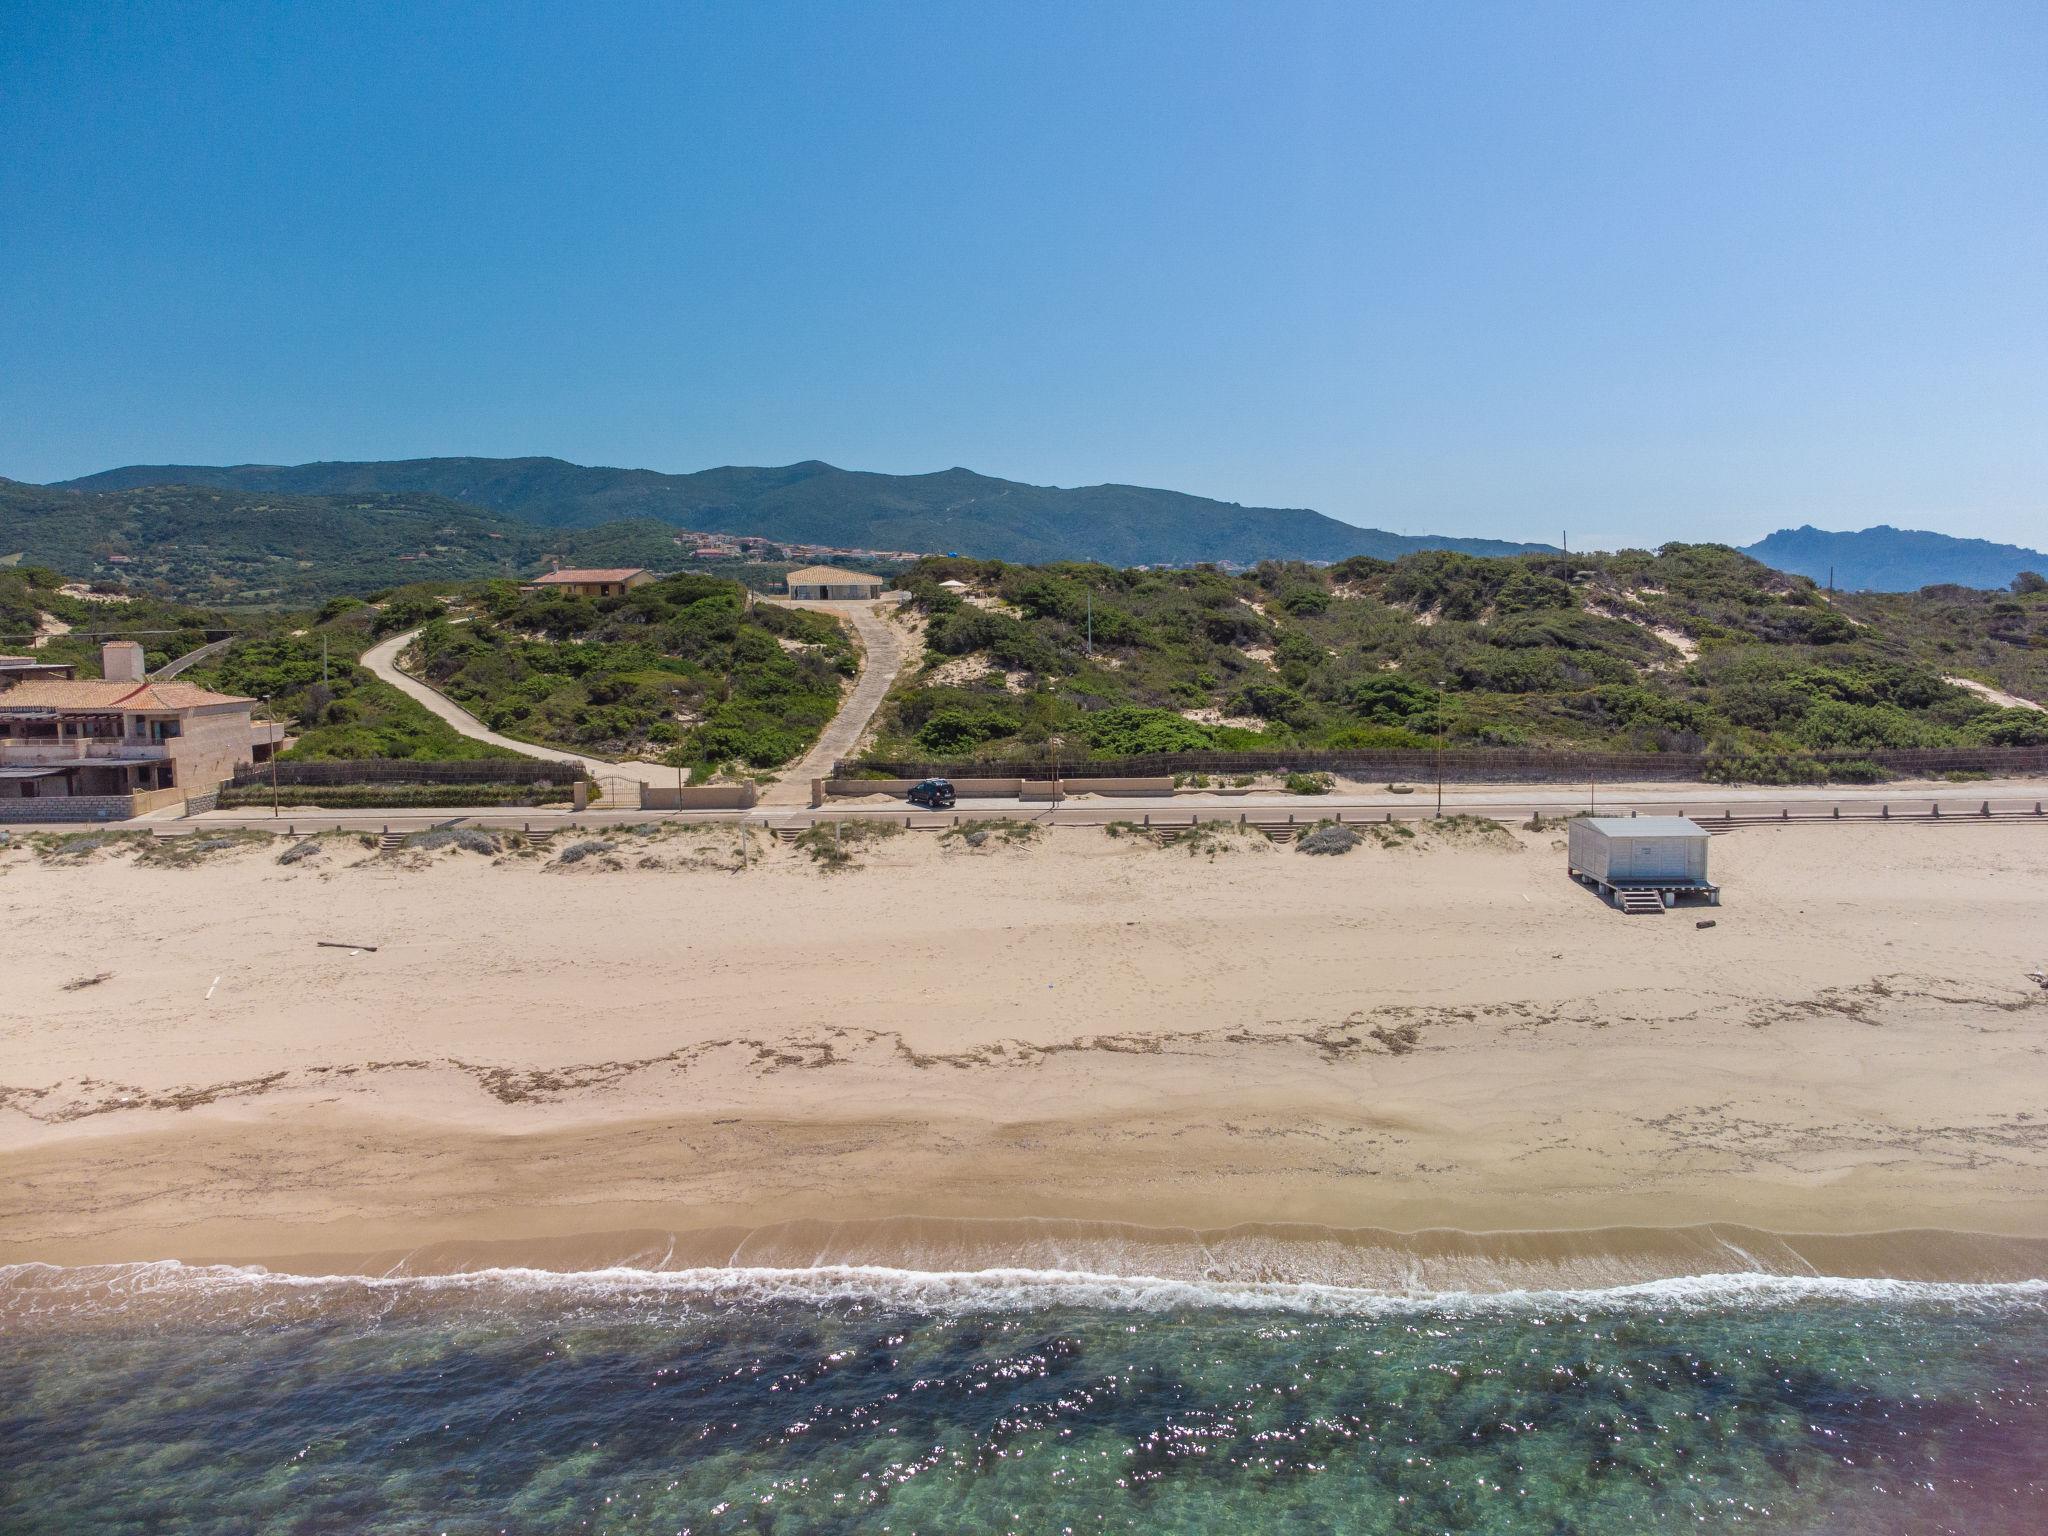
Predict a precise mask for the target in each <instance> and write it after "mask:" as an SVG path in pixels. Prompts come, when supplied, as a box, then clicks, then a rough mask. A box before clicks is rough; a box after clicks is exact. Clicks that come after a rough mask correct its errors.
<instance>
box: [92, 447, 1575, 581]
mask: <svg viewBox="0 0 2048 1536" xmlns="http://www.w3.org/2000/svg"><path fill="white" fill-rule="evenodd" d="M67 484H68V485H69V486H71V487H73V488H79V489H87V490H118V489H133V488H136V487H140V486H146V485H162V484H184V485H203V486H209V487H214V488H219V489H225V490H237V491H242V492H248V493H261V494H266V495H346V496H359V495H360V496H407V495H409V496H420V495H432V496H439V497H445V498H448V499H450V500H455V501H460V502H465V503H468V504H470V505H472V506H476V507H480V508H488V509H490V510H493V511H496V512H500V513H504V514H507V515H509V516H512V517H516V518H518V519H521V520H523V521H525V522H529V523H537V524H542V525H546V526H553V527H568V528H580V527H588V526H591V525H594V524H598V523H605V522H613V521H616V520H619V519H622V518H650V519H654V520H657V521H659V522H662V523H666V524H669V525H671V526H675V527H682V528H694V529H698V530H702V531H706V532H722V533H752V534H759V535H762V536H764V537H766V538H771V539H783V540H788V541H792V542H799V543H808V544H825V545H835V546H842V547H857V548H871V549H892V550H923V551H948V552H951V551H958V552H960V553H963V554H970V555H975V556H979V557H982V558H988V559H1002V560H1061V559H1086V560H1102V561H1107V562H1110V563H1113V564H1118V565H1140V564H1142V565H1156V564H1184V563H1189V562H1193V561H1201V560H1213V561H1229V562H1235V563H1240V564H1249V563H1251V562H1253V561H1257V560H1263V559H1292V560H1338V559H1342V558H1344V557H1345V556H1347V555H1359V554H1365V555H1376V556H1380V557H1383V558H1392V557H1394V556H1397V555H1400V554H1403V553H1406V552H1408V551H1411V550H1417V549H1433V548H1448V549H1458V550H1462V551H1465V552H1468V553H1474V554H1512V553H1515V552H1517V551H1520V550H1528V549H1540V548H1542V547H1543V546H1541V545H1533V544H1513V543H1505V542H1502V541H1500V540H1497V539H1458V538H1445V537H1436V536H1428V537H1422V536H1417V537H1408V536H1404V535H1401V534H1393V533H1387V532H1384V531H1382V530H1379V529H1371V528H1357V527H1353V526H1352V525H1351V524H1349V523H1344V522H1339V521H1338V520H1336V519H1335V518H1331V517H1325V516H1323V515H1322V514H1321V513H1319V512H1311V511H1306V510H1303V509H1299V508H1273V507H1243V506H1239V505H1237V504H1236V503H1234V502H1224V501H1214V500H1211V499H1209V498H1208V497H1204V496H1189V495H1185V494H1183V493H1181V492H1178V491H1162V490H1154V489H1150V488H1147V487H1144V486H1135V485H1091V486H1080V487H1077V488H1073V489H1062V488H1059V487H1055V486H1043V485H1025V484H1022V483H1021V482H1018V481H1014V480H997V479H993V478H991V477H990V476H987V475H978V474H975V473H974V472H973V471H971V470H966V469H948V470H942V471H940V472H938V473H936V474H929V475H879V474H868V473H864V472H861V471H857V470H846V469H839V468H836V467H834V466H833V465H830V464H821V463H818V462H817V461H815V460H812V461H808V462H806V463H802V464H788V465H783V466H781V467H779V468H772V469H771V468H747V467H740V466H728V467H725V468H722V469H707V470H702V471H700V472H698V473H695V474H687V475H668V474H661V473H658V472H657V471H654V470H648V469H602V468H592V467H589V466H585V465H581V464H570V463H566V462H564V461H563V460H560V459H467V458H455V459H404V460H394V461H387V462H369V463H346V462H343V463H325V464H295V465H276V464H240V465H233V466H217V465H191V464H149V465H132V466H129V467H128V468H124V469H114V470H107V471H105V472H103V473H101V474H97V475H88V476H86V477H84V478H83V479H80V480H73V481H69V482H67Z"/></svg>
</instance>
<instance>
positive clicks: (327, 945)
mask: <svg viewBox="0 0 2048 1536" xmlns="http://www.w3.org/2000/svg"><path fill="white" fill-rule="evenodd" d="M313 942H314V943H315V944H317V945H318V946H319V947H320V948H322V949H367V950H368V951H369V952H370V953H371V954H373V955H374V954H375V953H377V946H376V945H374V944H337V943H335V942H334V940H332V939H315V940H314V941H313Z"/></svg>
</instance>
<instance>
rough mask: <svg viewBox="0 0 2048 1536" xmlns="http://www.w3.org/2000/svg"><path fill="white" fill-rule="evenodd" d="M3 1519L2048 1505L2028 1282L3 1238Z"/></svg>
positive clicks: (1391, 1521)
mask: <svg viewBox="0 0 2048 1536" xmlns="http://www.w3.org/2000/svg"><path fill="white" fill-rule="evenodd" d="M0 1530H4V1531H6V1532H9V1533H41V1532H65V1533H73V1532H88V1531H89V1532H111V1533H118V1532H136V1533H141V1532H149V1533H185V1532H191V1533H199V1532H206V1533H215V1532H218V1533H229V1532H236V1533H240V1532H273V1531H275V1532H292V1533H315V1532H319V1533H342V1532H348V1533H355V1532H408V1533H410V1532H429V1531H432V1532H442V1531H445V1532H451V1533H465V1536H466V1533H473V1532H476V1533H480V1532H495V1531H509V1532H521V1533H554V1532H572V1531H573V1532H607V1531H615V1532H655V1531H690V1532H736V1531H756V1532H780V1533H798V1532H802V1533H809V1532H854V1531H861V1532H866V1531H894V1532H913V1531H922V1532H935V1533H959V1532H980V1531H1018V1532H1032V1533H1035V1532H1060V1531H1069V1530H1071V1531H1076V1532H1079V1531H1098V1530H1106V1531H1171V1532H1233V1533H1246V1536H1260V1533H1268V1532H1324V1531H1330V1532H1339V1531H1341V1532H1403V1533H1406V1532H1418V1533H1419V1532H1456V1533H1466V1532H1488V1533H1510V1532H1512V1533H1523V1532H1533V1533H1544V1536H1595V1533H1605V1532H1619V1531H1688V1532H1702V1531H1704V1532H1718V1531H1771V1532H1777V1531H1790V1532H1843V1533H1857V1536H1864V1533H1871V1536H1885V1533H1908V1532H1911V1533H1921V1532H1927V1533H1933V1532H1955V1533H1958V1536H2007V1533H2013V1536H2019V1533H2034V1532H2040V1531H2043V1530H2048V1287H2044V1286H2042V1285H2040V1284H2026V1285H2013V1286H1980V1287H1965V1286H1939V1285H1915V1284H1907V1283H1896V1282H1846V1281H1789V1280H1770V1279H1763V1278H1759V1277H1733V1276H1730V1277H1702V1278H1698V1279H1693V1280H1683V1281H1666V1282H1658V1283H1656V1284H1652V1285H1645V1286H1637V1287H1629V1288H1623V1289H1619V1290H1612V1291H1593V1292H1549V1293H1528V1294H1515V1295H1504V1296H1439V1297H1433V1298H1414V1297H1402V1298H1391V1297H1386V1296H1381V1295H1373V1294H1370V1293H1366V1292H1359V1291H1345V1290H1339V1289H1331V1288H1320V1287H1311V1286H1277V1285H1276V1286H1202V1285H1192V1284H1186V1283H1178V1282H1164V1281H1161V1282H1146V1281H1142V1280H1113V1279H1107V1278H1103V1277H1091V1276H1082V1275H1061V1274H1046V1273H1002V1272H990V1273H983V1274H975V1275H920V1274H915V1273H907V1272H898V1271H883V1270H816V1271H751V1272H749V1271H707V1272H694V1273H681V1274H677V1273H667V1274H663V1273H650V1272H637V1271H606V1272H601V1273H593V1274H586V1275H556V1274H544V1273H540V1272H530V1271H490V1272H485V1273H483V1274H478V1275H469V1276H462V1277H451V1278H441V1279H395V1280H375V1281H372V1280H359V1279H339V1278H337V1279H329V1280H303V1279H301V1280H288V1279H284V1278H279V1277H267V1276H264V1275H262V1274H260V1273H256V1272H249V1271H236V1270H200V1269H188V1268H184V1267H181V1266H177V1265H138V1266H120V1267H113V1268H107V1269H98V1270H55V1269H49V1268H45V1267H42V1266H24V1267H20V1268H17V1269H13V1270H6V1271H0Z"/></svg>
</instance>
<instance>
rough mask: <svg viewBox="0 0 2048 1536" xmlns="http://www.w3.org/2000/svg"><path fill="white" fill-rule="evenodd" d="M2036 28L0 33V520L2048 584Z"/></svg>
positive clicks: (584, 25)
mask: <svg viewBox="0 0 2048 1536" xmlns="http://www.w3.org/2000/svg"><path fill="white" fill-rule="evenodd" d="M2044 82H2048V5H2043V4H2042V3H2040V0H2014V3H2002V0H1926V3H1921V4H1912V5H1904V4H1889V3H1882V0H1859V3H1855V4H1834V3H1828V0H1785V3H1780V4H1770V5H1751V4H1743V3H1739V0H1714V3H1708V4H1697V5H1689V4H1677V3H1661V0H1626V3H1616V4H1597V5H1595V4H1569V3H1512V4H1511V3H1498V4H1493V3H1464V4H1459V3H1438V0H1430V3H1415V4H1402V3H1379V4H1368V3H1364V0H1359V3H1353V4H1340V5H1327V6H1324V5H1311V4H1284V3H1272V0H1262V3H1256V4H1244V5H1216V4H1202V3H1195V0H1172V3H1168V4H1159V5H1147V4H1138V3H1133V0H1102V3H1097V4H1092V5H1071V6H1069V5H1058V4H1049V3H1041V0H1031V3H1028V4H1027V3H1015V4H1007V5H999V4H980V3H960V4H954V5H937V4H932V5H885V4H856V3H845V4H825V3H817V4H808V5H779V4H771V3H765V0H744V3H721V4H717V5H701V6H700V5H688V4H661V5H649V6H645V7H636V6H629V5H621V4H589V5H585V4H568V3H563V4H556V5H548V6H538V5H536V6H530V7H525V6H518V5H511V4H490V5H474V6H463V5H452V4H425V3H417V0H404V3H389V4H363V5H341V4H330V5H288V4H262V5H253V4H252V5H247V6H236V5H212V6H201V5H181V4H168V3H161V0H158V3H148V4H138V5H134V6H132V7H129V6H109V5H99V4H92V3H87V0H52V3H45V4H34V5H24V4H21V3H19V0H0V474H6V475H10V476H13V477H15V478H17V479H27V480H47V479H55V478H60V477H65V476H70V475H76V474H83V473H86V472H89V471H91V470H95V469H101V468H106V467H109V466H112V465H116V464H122V463H130V462H137V461H144V462H157V461H183V462H196V463H216V462H228V463H234V462H244V461H259V462H297V461H300V460H305V459H316V458H330V459H339V458H398V457H412V456H417V455H427V454H458V453H465V454H490V455H499V454H503V455H516V454H540V453H549V454H557V455H560V456H561V457H563V458H568V459H574V460H577V461H579V462H583V463H598V464H622V465H639V466H646V467H651V468H656V469H671V470H685V469H699V468H704V467H706V466H709V465H713V464H721V463H741V464H776V463H786V462H789V461H791V460H796V459H804V458H821V459H828V460H830V461H832V462H833V463H836V464H841V465H846V466H849V467H853V468H864V469H878V470H888V471H895V472H916V471H924V470H933V469H942V468H945V467H947V466H950V465H954V464H964V465H967V466H969V467H971V468H974V469H978V470H981V471H984V472H986V473H990V474H997V475H1003V476H1008V477H1011V478H1015V479H1021V480H1029V481H1034V482H1039V483H1048V484H1060V485H1075V484H1087V483H1094V482H1098V481H1105V480H1116V481H1125V482H1132V483H1137V484H1146V485H1162V486H1170V487H1174V488H1176V489H1182V490H1189V491H1196V492H1200V493H1203V494H1207V495H1214V496H1220V497H1224V498H1226V499H1230V500H1237V501H1243V502H1247V503H1259V504H1264V505H1279V506H1312V507H1316V508H1318V509H1320V510H1323V511H1326V512H1329V513H1331V514H1333V515H1336V516H1339V517H1344V518H1348V519H1350V520H1351V521H1354V522H1360V523H1367V524H1374V525H1378V526H1383V527H1388V528H1393V529H1396V530H1401V529H1406V530H1408V531H1410V532H1423V531H1434V532H1445V533H1467V534H1491V535H1496V536H1502V537H1517V538H1539V539H1555V538H1556V537H1557V535H1558V532H1559V531H1560V530H1561V529H1563V528H1565V527H1569V528H1570V529H1571V530H1572V534H1573V542H1574V543H1581V544H1585V545H1587V546H1592V545H1601V544H1605V545H1613V544H1618V543H1650V544H1654V543H1657V542H1660V541H1662V540H1664V539H1667V538H1721V539H1728V540H1731V541H1736V542H1743V541H1747V540H1749V539H1751V538H1754V537H1756V536H1758V535H1761V534H1762V533H1764V532H1766V531H1768V530H1769V529H1771V528H1773V527H1777V526H1779V525H1782V524H1788V523H1797V522H1802V521H1812V522H1815V523H1818V524H1820V525H1821V526H1824V527H1861V526H1863V525H1864V524H1866V523H1873V522H1880V521H1890V522H1895V523H1899V524H1902V525H1906V526H1918V527H1930V528H1938V529H1942V530H1944V531H1948V532H1952V533H1968V534H1976V535H1981V536H1985V537H1993V538H2000V539H2008V540H2015V541H2018V542H2022V543H2031V544H2036V545H2039V544H2041V543H2042V542H2044V541H2048V85H2044Z"/></svg>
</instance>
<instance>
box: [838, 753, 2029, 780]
mask: <svg viewBox="0 0 2048 1536" xmlns="http://www.w3.org/2000/svg"><path fill="white" fill-rule="evenodd" d="M1734 761H1737V760H1735V759H1728V758H1723V757H1720V756H1719V755H1716V754H1708V753H1700V752H1565V751H1558V752H1545V751H1519V750H1514V749H1508V748H1494V747H1455V748H1446V749H1445V750H1444V752H1443V753H1442V754H1441V763H1442V772H1443V777H1444V779H1445V781H1446V782H1449V783H1465V784H1550V783H1565V784H1569V783H1575V782H1577V781H1579V780H1581V779H1584V780H1589V781H1590V780H1595V779H1598V780H1602V781H1605V782H1607V783H1654V782H1658V781H1663V780H1679V781H1687V782H1694V783H1697V782H1701V781H1704V780H1705V779H1707V778H1708V776H1709V770H1711V769H1715V768H1718V767H1720V766H1721V765H1723V764H1724V763H1732V762H1734ZM1740 761H1741V762H1743V763H1745V764H1755V763H1758V762H1760V761H1761V762H1765V763H1769V762H1774V761H1775V762H1781V763H1783V764H1784V765H1786V766H1789V767H1792V768H1795V769H1796V768H1797V767H1799V766H1801V765H1812V766H1813V767H1815V768H1818V769H1822V770H1825V769H1827V768H1828V767H1830V766H1832V765H1843V764H1851V763H1858V764H1860V763H1869V764H1872V765H1874V766H1875V767H1877V768H1880V769H1882V770H1884V771H1885V772H1886V773H1888V774H1891V775H1894V776H1897V777H1901V778H1926V777H1930V776H1934V775H1939V774H1944V773H1988V774H1991V775H1994V776H1996V777H2001V778H2003V777H2016V778H2017V777H2025V776H2027V775H2030V774H2044V773H2048V747H1925V748H1911V749H1895V750H1884V749H1877V750H1872V751H1868V752H1815V753H1807V754H1798V755H1794V754H1782V755H1781V754H1760V755H1759V756H1758V757H1752V758H1743V759H1740ZM1438 762H1439V754H1437V753H1435V752H1433V751H1430V750H1429V749H1427V748H1423V749H1420V750H1402V751H1345V750H1325V751H1312V750H1309V749H1306V748H1304V749H1300V750H1289V751H1261V752H1155V753H1149V754H1147V755H1145V756H1142V757H1110V758H1100V757H1061V758H1059V759H1057V760H1055V759H1054V758H1053V757H1052V756H1051V755H1050V754H1048V753H1045V752H1038V753H1036V754H1031V755H1018V756H1013V757H1000V758H975V759H953V760H950V761H947V760H933V761H926V762H917V761H909V760H904V759H889V760H885V761H868V760H860V761H847V760H844V759H842V760H841V761H839V762H837V763H835V764H834V765H833V771H832V777H833V778H835V779H852V778H859V777H862V776H868V777H877V778H891V779H952V778H977V777H986V776H987V775H989V774H991V773H1001V772H1003V771H1004V770H1008V771H1010V772H1012V773H1027V774H1028V775H1029V776H1031V777H1047V776H1050V774H1051V772H1052V770H1053V768H1054V767H1055V766H1057V768H1058V769H1059V771H1060V773H1061V774H1062V775H1063V776H1071V775H1075V774H1086V775H1087V776H1088V777H1089V778H1091V779H1105V778H1119V779H1121V778H1152V777H1156V776H1157V775H1159V774H1174V773H1205V774H1211V775H1217V774H1224V775H1227V774H1233V773H1340V774H1343V775H1344V776H1346V777H1347V778H1364V779H1383V780H1389V781H1394V780H1405V781H1408V782H1411V783H1421V782H1427V781H1433V780H1434V779H1435V778H1436V776H1437V772H1438Z"/></svg>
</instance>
